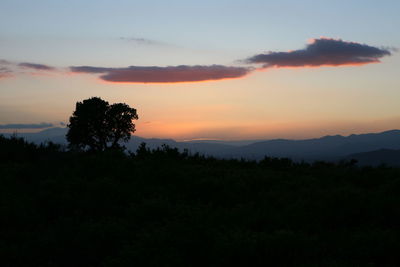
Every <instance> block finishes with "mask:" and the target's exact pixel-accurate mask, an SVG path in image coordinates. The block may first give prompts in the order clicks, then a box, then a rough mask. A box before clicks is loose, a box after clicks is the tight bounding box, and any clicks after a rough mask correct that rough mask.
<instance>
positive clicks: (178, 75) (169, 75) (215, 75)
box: [70, 65, 252, 83]
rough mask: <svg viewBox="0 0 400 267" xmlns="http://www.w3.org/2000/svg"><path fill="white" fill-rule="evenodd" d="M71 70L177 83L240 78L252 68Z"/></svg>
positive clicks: (111, 79) (119, 78)
mask: <svg viewBox="0 0 400 267" xmlns="http://www.w3.org/2000/svg"><path fill="white" fill-rule="evenodd" d="M70 69H71V71H72V72H78V73H100V74H102V75H101V76H100V78H101V79H102V80H104V81H108V82H128V83H179V82H199V81H211V80H222V79H232V78H240V77H243V76H245V75H246V74H248V73H249V72H250V71H251V70H252V69H251V68H244V67H229V66H222V65H210V66H199V65H197V66H187V65H181V66H168V67H157V66H150V67H142V66H130V67H127V68H101V67H90V66H80V67H70Z"/></svg>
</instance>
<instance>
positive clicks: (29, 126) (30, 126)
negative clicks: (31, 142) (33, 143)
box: [0, 122, 54, 129]
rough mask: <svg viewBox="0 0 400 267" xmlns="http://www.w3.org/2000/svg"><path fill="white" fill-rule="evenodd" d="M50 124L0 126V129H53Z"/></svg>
mask: <svg viewBox="0 0 400 267" xmlns="http://www.w3.org/2000/svg"><path fill="white" fill-rule="evenodd" d="M53 126H54V125H53V124H52V123H45V122H42V123H38V124H0V129H44V128H49V127H53Z"/></svg>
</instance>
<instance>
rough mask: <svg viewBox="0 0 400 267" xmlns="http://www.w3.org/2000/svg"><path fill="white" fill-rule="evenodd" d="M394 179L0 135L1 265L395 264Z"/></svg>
mask: <svg viewBox="0 0 400 267" xmlns="http://www.w3.org/2000/svg"><path fill="white" fill-rule="evenodd" d="M399 203H400V169H395V168H386V167H380V168H371V167H368V168H359V167H356V166H354V164H353V163H352V162H342V163H340V164H333V163H325V162H316V163H314V164H307V163H294V162H292V161H291V160H289V159H277V158H265V159H263V160H261V161H260V162H254V161H244V160H217V159H215V158H210V157H203V156H200V155H189V154H188V153H180V152H179V151H178V149H172V148H169V147H167V146H163V147H162V148H159V149H156V150H149V149H147V148H146V147H145V146H141V148H140V150H138V151H137V153H135V154H131V155H127V154H124V153H122V152H120V151H111V150H110V151H106V152H103V153H88V152H86V153H76V152H65V151H63V150H62V149H61V148H60V147H59V146H56V145H54V144H51V143H50V144H47V145H42V146H36V145H35V144H32V143H27V142H25V141H24V140H22V139H19V138H12V139H7V138H3V137H1V136H0V210H1V220H0V237H1V238H0V255H1V266H5V267H11V266H40V267H43V266H49V267H50V266H52V267H54V266H55V267H70V266H75V267H87V266H92V267H101V266H157V267H158V266H174V267H179V266H185V267H186V266H201V267H203V266H215V267H219V266H250V267H252V266H269V265H272V266H398V263H399V262H400V256H399V253H398V237H399V236H400V230H399V227H398V225H399V224H400V213H399V208H398V207H399Z"/></svg>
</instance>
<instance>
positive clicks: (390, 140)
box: [19, 128, 400, 163]
mask: <svg viewBox="0 0 400 267" xmlns="http://www.w3.org/2000/svg"><path fill="white" fill-rule="evenodd" d="M66 132H67V129H66V128H51V129H47V130H45V131H42V132H38V133H21V134H19V136H21V137H24V138H26V139H27V140H29V141H32V142H35V143H41V142H44V141H46V140H50V141H53V142H55V143H60V144H65V143H66V141H65V134H66ZM142 142H145V143H146V144H147V146H148V147H149V148H152V149H155V148H157V147H160V146H161V145H162V144H167V145H168V146H170V147H176V148H178V149H179V150H180V151H183V150H184V149H188V150H189V151H191V152H192V153H197V152H198V153H201V154H204V155H209V156H214V157H218V158H227V159H229V158H245V159H255V160H260V159H262V158H264V157H265V156H270V157H288V158H291V159H294V160H299V161H301V160H305V161H315V160H329V161H337V160H340V159H343V158H347V157H348V156H349V155H352V154H357V153H363V152H369V151H374V150H379V149H394V150H396V149H400V130H391V131H385V132H381V133H369V134H359V135H356V134H352V135H349V136H341V135H334V136H324V137H321V138H314V139H306V140H287V139H276V140H265V141H254V142H252V141H249V140H246V141H215V140H209V141H207V140H202V141H190V142H177V141H175V140H172V139H155V138H153V139H146V138H141V137H138V136H132V138H131V140H130V141H129V143H128V144H127V145H126V146H127V148H128V150H130V151H136V150H137V148H138V147H139V145H140V144H141V143H142ZM391 161H392V160H391V159H389V160H388V161H387V162H388V163H389V162H391Z"/></svg>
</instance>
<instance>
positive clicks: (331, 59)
mask: <svg viewBox="0 0 400 267" xmlns="http://www.w3.org/2000/svg"><path fill="white" fill-rule="evenodd" d="M389 55H391V53H390V51H389V50H388V49H384V48H377V47H373V46H369V45H366V44H359V43H354V42H345V41H343V40H341V39H329V38H321V39H314V40H312V42H311V43H310V44H308V45H307V46H306V48H304V49H301V50H294V51H289V52H269V53H267V54H259V55H255V56H253V57H250V58H248V59H247V60H245V61H246V62H247V63H261V64H264V65H263V67H264V68H269V67H317V66H341V65H363V64H369V63H377V62H380V61H379V59H380V58H381V57H384V56H389Z"/></svg>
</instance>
